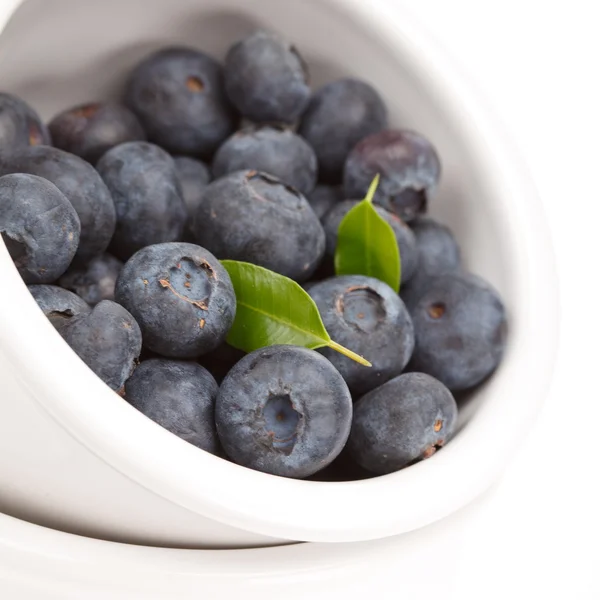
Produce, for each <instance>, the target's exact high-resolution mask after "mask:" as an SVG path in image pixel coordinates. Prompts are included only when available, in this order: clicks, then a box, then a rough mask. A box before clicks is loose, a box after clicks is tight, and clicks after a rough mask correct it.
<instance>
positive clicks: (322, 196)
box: [306, 185, 344, 221]
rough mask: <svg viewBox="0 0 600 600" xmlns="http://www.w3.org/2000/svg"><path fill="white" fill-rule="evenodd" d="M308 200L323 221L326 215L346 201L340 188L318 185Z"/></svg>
mask: <svg viewBox="0 0 600 600" xmlns="http://www.w3.org/2000/svg"><path fill="white" fill-rule="evenodd" d="M306 199H307V200H308V202H309V204H310V205H311V206H312V209H313V210H314V211H315V214H316V215H317V217H319V219H321V221H323V219H324V217H325V215H326V214H327V213H328V212H329V211H330V210H331V209H332V208H333V207H334V206H335V205H336V204H337V203H338V202H341V201H342V200H343V199H344V192H343V191H342V188H341V187H338V186H332V185H318V186H317V187H316V188H315V189H314V191H313V192H312V193H311V194H309V195H308V196H307V197H306Z"/></svg>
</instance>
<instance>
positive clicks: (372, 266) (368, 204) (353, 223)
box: [335, 175, 401, 292]
mask: <svg viewBox="0 0 600 600" xmlns="http://www.w3.org/2000/svg"><path fill="white" fill-rule="evenodd" d="M378 185H379V175H377V176H376V177H375V179H373V182H372V183H371V187H370V188H369V191H368V193H367V196H366V198H365V199H364V200H363V201H362V202H360V203H358V204H357V205H356V206H354V207H353V208H352V209H351V210H350V211H349V212H348V214H347V215H346V216H345V217H344V219H343V220H342V222H341V223H340V227H339V229H338V239H337V246H336V249H335V272H336V274H337V275H367V276H368V277H375V278H376V279H380V280H381V281H383V282H385V283H387V284H388V285H389V286H390V287H391V288H392V289H393V290H395V291H396V292H399V291H400V273H401V263H400V251H399V250H398V242H397V240H396V235H395V234H394V230H393V229H392V228H391V226H390V224H389V223H387V222H386V221H385V220H384V219H382V218H381V217H380V216H379V214H378V213H377V211H376V210H375V207H374V206H373V196H374V195H375V191H376V190H377V186H378Z"/></svg>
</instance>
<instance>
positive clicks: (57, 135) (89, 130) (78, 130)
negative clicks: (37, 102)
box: [48, 102, 146, 164]
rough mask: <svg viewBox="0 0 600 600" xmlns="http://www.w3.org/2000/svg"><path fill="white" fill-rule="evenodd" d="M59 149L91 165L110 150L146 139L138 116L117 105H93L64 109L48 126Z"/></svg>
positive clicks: (106, 103) (101, 103)
mask: <svg viewBox="0 0 600 600" xmlns="http://www.w3.org/2000/svg"><path fill="white" fill-rule="evenodd" d="M48 127H49V129H50V133H51V134H52V142H53V144H54V145H55V146H56V147H57V148H61V149H62V150H66V151H67V152H71V153H72V154H76V155H77V156H80V157H81V158H83V159H84V160H87V161H88V162H90V163H92V164H96V162H97V161H98V160H99V159H100V157H101V156H102V155H103V154H104V153H105V152H106V151H108V150H110V149H111V148H113V147H114V146H118V145H119V144H123V143H125V142H135V141H140V140H145V139H146V134H145V132H144V130H143V129H142V126H141V124H140V122H139V121H138V119H137V117H136V116H135V115H134V114H133V113H132V112H131V111H130V110H129V109H128V108H126V107H125V106H122V105H121V104H116V103H114V102H94V103H92V104H83V105H80V106H76V107H74V108H70V109H69V110H65V111H64V112H61V113H60V114H58V115H56V116H55V117H54V119H52V121H50V124H49V125H48Z"/></svg>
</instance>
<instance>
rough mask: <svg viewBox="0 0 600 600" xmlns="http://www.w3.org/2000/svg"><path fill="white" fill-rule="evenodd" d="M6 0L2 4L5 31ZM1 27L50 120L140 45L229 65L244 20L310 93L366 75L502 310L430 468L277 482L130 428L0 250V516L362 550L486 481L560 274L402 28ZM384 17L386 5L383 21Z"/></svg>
mask: <svg viewBox="0 0 600 600" xmlns="http://www.w3.org/2000/svg"><path fill="white" fill-rule="evenodd" d="M10 4H11V2H8V6H7V3H4V4H2V9H0V10H5V14H0V29H1V28H2V25H3V24H4V22H5V21H7V20H8V17H9V14H8V12H10V11H8V10H7V9H8V8H10ZM12 4H15V5H19V6H18V9H17V10H16V12H15V13H14V15H13V16H12V19H10V20H9V21H8V22H7V23H6V24H5V27H4V31H3V33H2V34H1V35H0V82H1V86H2V88H3V89H5V90H7V91H10V92H14V93H16V94H20V95H22V96H23V97H24V98H25V99H26V100H28V101H29V102H31V104H32V105H34V106H35V107H36V108H37V109H38V110H39V111H40V112H41V113H42V115H43V116H44V117H45V118H49V117H50V116H51V115H52V114H53V113H55V112H57V111H58V110H59V109H62V108H64V107H67V106H69V105H72V104H75V103H77V102H83V101H87V100H93V99H96V98H103V97H107V96H111V95H115V94H116V93H117V92H118V90H119V86H120V85H121V83H122V81H123V77H124V75H125V73H127V71H128V70H129V69H130V67H131V66H132V65H133V64H134V63H135V62H136V61H137V60H139V59H140V58H141V57H142V56H144V55H145V54H146V53H147V52H149V51H150V50H152V49H154V48H157V47H160V46H161V45H164V44H167V43H173V42H180V43H186V44H191V45H195V46H197V47H199V48H201V49H204V50H207V51H210V52H212V53H214V54H216V55H217V56H223V54H224V52H225V50H226V48H227V47H228V45H229V44H230V43H231V42H232V41H233V40H235V39H237V38H239V37H241V36H243V35H244V34H245V33H246V32H248V31H249V30H251V29H252V28H254V27H255V26H256V25H263V26H267V27H270V28H273V29H276V30H278V31H280V32H282V33H283V34H284V35H286V36H288V37H289V38H291V39H292V40H293V41H294V42H295V43H296V44H297V46H298V47H299V48H300V49H301V50H302V52H303V53H304V55H305V56H306V58H307V59H308V62H309V64H310V65H311V68H312V73H313V80H314V84H315V86H318V85H319V84H321V83H323V82H325V81H327V80H330V79H332V78H334V77H336V76H340V75H355V76H358V77H363V78H365V79H367V80H369V81H371V82H372V83H373V84H374V85H375V86H376V87H377V88H378V89H379V90H380V92H381V93H382V94H383V96H384V97H385V99H386V101H387V103H388V105H389V107H390V112H391V120H392V123H393V124H395V125H402V126H407V127H411V128H415V129H417V130H419V131H422V132H423V133H424V134H426V135H427V136H429V137H430V138H431V139H432V140H433V141H434V143H435V144H436V146H437V147H438V149H439V151H440V153H441V156H442V160H443V165H444V174H443V184H442V186H441V189H440V190H439V193H438V194H437V197H436V198H435V200H434V201H433V202H432V203H431V211H432V214H433V215H434V216H437V217H439V218H441V219H442V220H443V221H445V222H446V223H448V224H449V225H450V226H452V227H453V229H454V230H455V232H456V234H457V236H458V239H459V240H460V242H461V244H462V247H463V250H464V255H465V257H466V262H467V265H468V266H469V267H470V268H471V269H472V270H474V271H475V272H477V273H479V274H481V275H483V276H484V277H486V278H487V279H488V280H490V281H491V282H492V283H493V284H494V285H495V286H496V287H497V288H498V289H499V290H500V292H501V293H502V295H503V296H504V299H505V301H506V304H507V307H508V312H509V319H510V333H509V344H508V348H507V352H506V356H505V359H504V362H503V364H502V365H501V367H500V368H499V370H498V371H497V372H496V374H495V375H494V377H493V378H492V379H491V380H489V381H488V382H487V383H486V385H485V386H483V387H482V388H481V389H479V390H478V391H477V393H476V394H475V397H474V398H472V399H471V400H470V401H469V403H467V405H466V406H465V407H464V409H463V411H462V416H461V424H462V425H461V429H460V431H459V433H458V434H457V435H456V437H455V438H454V439H453V440H452V442H451V443H450V444H449V445H448V446H447V447H446V448H444V450H443V451H442V452H440V453H438V454H436V455H435V456H434V457H433V458H431V459H430V460H428V461H425V462H423V463H420V464H418V465H416V466H413V467H410V468H409V469H406V470H403V471H401V472H399V473H396V474H392V475H388V476H386V477H380V478H376V479H372V480H369V481H360V482H349V483H339V484H337V483H315V482H305V481H294V480H287V479H281V478H276V477H271V476H269V475H265V474H262V473H258V472H254V471H250V470H247V469H244V468H242V467H239V466H237V465H234V464H230V463H228V462H225V461H223V460H220V459H218V458H215V457H214V456H211V455H209V454H206V453H204V452H200V451H198V450H197V449H196V448H194V447H193V446H191V445H188V444H187V443H185V442H183V441H181V440H179V439H178V438H176V437H175V436H172V435H171V434H170V433H168V432H166V431H165V430H163V429H161V428H160V427H159V426H157V425H155V424H154V423H152V422H151V421H149V420H147V419H145V418H143V417H141V416H140V414H139V413H137V412H136V411H135V410H134V409H133V408H131V407H130V406H129V405H128V404H127V403H126V402H124V401H123V400H122V399H121V398H119V397H118V396H117V395H116V394H114V393H113V392H111V391H110V390H109V389H108V388H107V387H106V386H105V385H104V384H103V383H102V382H101V381H100V380H99V379H97V378H96V377H95V375H93V373H92V372H91V371H89V370H88V368H87V367H86V366H85V365H84V364H83V363H82V362H81V361H80V360H79V359H78V358H77V357H76V356H75V355H74V354H73V352H72V351H71V350H70V349H69V348H68V346H67V345H66V344H65V343H64V342H63V341H62V340H61V338H60V337H59V336H58V334H57V333H56V332H55V331H54V329H53V328H52V326H51V325H50V324H49V322H47V321H46V319H45V317H44V316H43V315H42V313H41V312H40V311H39V310H38V309H37V307H36V305H35V302H34V300H33V299H32V298H31V296H30V295H29V293H28V292H27V289H26V287H25V286H24V284H23V283H22V281H21V280H20V278H19V276H18V274H17V271H16V270H15V268H14V267H13V265H12V262H11V260H10V258H9V256H8V253H7V252H6V250H5V248H4V246H3V245H2V244H0V281H1V282H2V283H1V286H2V289H1V293H0V382H1V388H0V509H2V510H3V511H5V512H8V513H10V514H13V515H15V516H18V517H21V518H24V519H27V520H31V521H34V522H37V523H42V524H45V525H48V526H50V527H55V528H58V529H63V530H66V531H70V532H77V533H81V534H84V535H88V536H93V537H101V538H105V539H111V540H123V541H129V542H134V543H145V544H153V545H164V546H179V547H251V546H258V545H272V544H276V543H280V542H282V541H286V540H287V541H290V540H304V541H322V542H340V541H358V540H367V539H374V538H380V537H385V536H391V535H394V534H399V533H402V532H405V531H408V530H412V529H416V528H418V527H421V526H424V525H426V524H428V523H431V522H433V521H435V520H437V519H440V518H442V517H444V516H445V515H448V514H449V513H451V512H453V511H455V510H457V509H458V508H459V507H461V506H463V505H465V504H466V503H468V502H470V501H471V500H472V499H473V498H474V497H476V496H477V495H478V494H480V493H481V492H482V491H483V490H484V489H486V488H487V487H488V486H489V485H490V483H491V482H492V481H493V480H494V479H495V478H496V477H497V475H498V474H499V472H500V470H501V469H502V467H503V466H504V465H505V464H506V461H507V459H508V457H509V456H510V454H511V452H512V451H513V450H514V449H515V447H516V445H517V443H518V442H519V441H520V440H521V439H522V437H523V436H524V434H525V433H526V432H527V430H528V428H529V427H530V425H531V422H532V420H533V418H534V417H535V415H536V413H537V411H538V410H539V408H540V406H541V403H542V401H543V399H544V396H545V391H546V386H547V382H548V380H549V377H550V371H551V367H552V361H553V357H554V352H555V348H556V323H557V310H556V295H557V292H556V283H555V278H554V269H553V261H552V253H551V249H550V246H549V242H548V239H547V235H546V229H545V225H544V219H543V214H542V212H541V208H540V204H539V202H538V200H537V199H536V194H535V190H534V189H533V187H532V185H531V184H530V182H529V180H528V178H527V175H526V173H524V171H523V168H522V165H521V163H520V161H519V159H518V156H517V153H516V152H515V150H514V148H512V146H511V145H510V144H509V143H507V141H506V140H505V139H504V137H503V133H502V129H501V128H500V127H498V125H497V123H496V122H495V121H494V119H493V118H492V117H491V116H490V115H489V114H488V112H486V110H485V108H484V107H483V105H482V102H481V100H480V99H479V98H478V97H477V95H476V93H475V92H474V91H473V88H472V86H471V85H470V84H468V83H466V82H465V81H464V80H463V79H462V77H461V76H460V75H459V74H458V73H457V72H456V70H455V69H454V68H453V67H452V65H450V64H449V62H448V60H447V58H446V57H445V54H444V53H443V52H442V51H440V50H439V49H437V48H436V47H435V45H434V44H433V42H432V41H431V40H429V39H428V38H427V37H426V36H425V35H424V34H423V33H422V31H421V30H420V29H419V28H418V26H417V25H416V24H415V23H414V21H413V20H411V19H410V18H409V16H408V15H406V18H405V19H398V18H396V19H390V18H389V13H388V12H387V11H388V9H386V5H385V4H384V3H381V4H380V3H372V2H369V3H365V2H361V0H321V1H320V2H301V1H300V0H297V1H292V0H288V1H286V2H282V1H281V0H254V1H253V2H251V3H250V2H241V1H239V0H238V1H235V0H171V1H170V2H166V1H164V0H103V1H102V2H91V1H90V2H88V1H83V0H54V1H53V2H47V1H46V0H26V1H25V2H23V3H19V2H12ZM394 14H395V15H397V11H396V12H395V13H394Z"/></svg>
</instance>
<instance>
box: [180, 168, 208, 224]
mask: <svg viewBox="0 0 600 600" xmlns="http://www.w3.org/2000/svg"><path fill="white" fill-rule="evenodd" d="M173 160H174V161H175V171H176V173H177V179H179V184H180V186H181V193H182V195H183V200H184V202H185V204H186V206H187V208H188V213H189V214H190V215H193V214H194V211H195V210H196V208H197V207H198V204H200V202H201V201H202V195H203V194H204V190H205V189H206V186H207V185H208V184H209V183H210V181H211V179H212V177H211V172H210V169H209V168H208V166H207V165H206V164H205V163H203V162H201V161H199V160H196V159H195V158H190V157H188V156H175V157H173Z"/></svg>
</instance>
